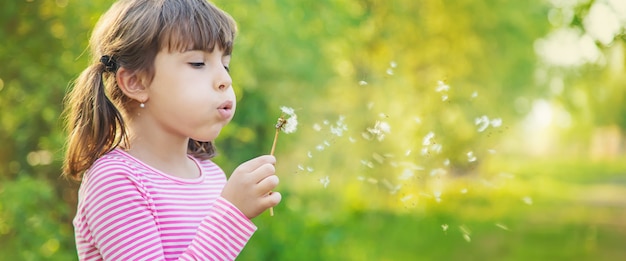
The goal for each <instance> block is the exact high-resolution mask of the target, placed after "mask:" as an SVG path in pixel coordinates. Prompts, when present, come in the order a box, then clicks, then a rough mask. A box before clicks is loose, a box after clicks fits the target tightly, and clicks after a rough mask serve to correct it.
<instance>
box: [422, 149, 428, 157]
mask: <svg viewBox="0 0 626 261" xmlns="http://www.w3.org/2000/svg"><path fill="white" fill-rule="evenodd" d="M421 152H422V156H426V155H428V148H422V150H421Z"/></svg>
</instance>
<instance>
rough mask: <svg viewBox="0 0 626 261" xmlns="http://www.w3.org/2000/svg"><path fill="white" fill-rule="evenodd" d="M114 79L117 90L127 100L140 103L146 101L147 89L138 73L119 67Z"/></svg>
mask: <svg viewBox="0 0 626 261" xmlns="http://www.w3.org/2000/svg"><path fill="white" fill-rule="evenodd" d="M115 79H116V80H117V85H118V86H119V88H120V89H121V90H122V92H123V93H124V94H125V95H126V96H128V97H129V98H131V99H133V100H136V101H137V102H140V103H142V102H146V101H147V100H148V88H147V87H146V86H145V84H144V81H142V78H141V75H140V74H139V73H138V72H136V71H131V70H128V69H126V68H124V67H120V68H119V69H117V72H116V73H115Z"/></svg>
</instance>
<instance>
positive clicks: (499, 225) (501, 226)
mask: <svg viewBox="0 0 626 261" xmlns="http://www.w3.org/2000/svg"><path fill="white" fill-rule="evenodd" d="M496 227H499V228H501V229H502V230H506V231H509V228H508V227H507V226H505V225H503V224H501V223H496Z"/></svg>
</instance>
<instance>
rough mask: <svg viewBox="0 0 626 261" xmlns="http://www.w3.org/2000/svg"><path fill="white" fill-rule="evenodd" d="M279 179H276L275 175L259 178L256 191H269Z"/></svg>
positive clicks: (260, 193)
mask: <svg viewBox="0 0 626 261" xmlns="http://www.w3.org/2000/svg"><path fill="white" fill-rule="evenodd" d="M279 181H280V180H279V179H278V176H276V175H271V176H268V177H266V178H264V179H263V180H261V181H260V182H259V184H258V185H257V191H258V192H259V195H263V194H265V193H267V192H268V191H271V190H273V189H274V188H276V186H278V183H279Z"/></svg>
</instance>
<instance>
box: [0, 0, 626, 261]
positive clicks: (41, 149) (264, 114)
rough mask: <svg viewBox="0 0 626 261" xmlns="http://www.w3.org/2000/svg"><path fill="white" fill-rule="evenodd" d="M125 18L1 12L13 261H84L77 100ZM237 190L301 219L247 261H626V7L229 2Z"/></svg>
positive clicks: (256, 241)
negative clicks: (270, 158) (66, 168)
mask: <svg viewBox="0 0 626 261" xmlns="http://www.w3.org/2000/svg"><path fill="white" fill-rule="evenodd" d="M111 3H112V1H72V0H11V1H2V2H0V39H1V42H0V146H1V147H0V259H1V260H75V259H76V251H75V246H74V239H73V228H72V226H71V219H72V218H73V215H74V211H75V204H76V189H77V184H76V183H74V182H71V181H68V180H65V179H63V178H61V177H60V166H61V161H62V155H63V145H64V140H65V133H64V130H63V119H62V118H61V111H62V109H63V104H62V102H63V97H64V95H65V93H66V92H67V91H68V88H69V87H68V86H69V83H70V82H71V81H72V80H73V79H74V78H75V77H76V76H78V74H79V73H80V72H81V71H82V69H83V68H85V67H86V66H87V62H88V61H87V60H88V57H89V55H88V54H87V53H86V48H87V40H88V38H89V34H90V32H91V29H92V27H93V25H94V24H95V22H96V21H97V19H98V17H99V15H100V14H101V13H102V12H104V11H105V10H106V9H107V8H108V7H109V6H110V4H111ZM215 3H216V4H217V5H218V6H220V7H221V8H223V9H224V10H226V11H227V12H229V13H230V14H231V15H232V16H233V17H234V18H235V19H236V20H237V22H238V26H239V35H238V38H237V39H236V44H235V52H234V56H233V61H232V63H231V68H232V77H233V80H234V86H235V89H236V92H237V95H238V99H239V104H238V105H239V106H238V111H237V114H236V116H235V119H234V120H233V122H232V123H231V124H230V125H228V126H227V127H226V128H225V129H224V130H223V132H222V135H221V136H220V137H219V138H218V140H217V145H218V148H219V151H220V155H219V156H218V157H217V158H216V159H215V161H217V162H218V163H220V165H221V166H222V167H223V168H224V169H225V171H226V172H227V173H230V172H231V171H232V170H233V169H234V168H235V167H236V166H237V165H238V164H239V163H241V162H243V161H245V160H247V159H249V158H251V157H254V156H257V155H260V154H267V153H269V150H270V147H271V143H272V138H273V136H274V129H273V126H274V124H275V122H276V119H277V117H278V116H280V106H288V107H292V108H294V109H295V110H296V113H297V114H298V121H299V125H298V131H297V132H296V133H293V134H281V135H280V136H279V140H278V148H277V152H276V156H277V158H278V165H277V170H278V174H279V175H280V177H281V185H280V188H279V190H280V191H281V192H282V193H283V202H282V203H281V204H280V205H279V206H277V207H276V208H275V212H276V215H275V216H274V217H270V216H269V215H268V214H267V213H266V214H263V215H261V216H260V217H258V218H256V219H255V220H254V221H255V223H256V224H257V225H258V226H259V230H258V232H257V233H256V234H255V235H254V236H253V237H252V239H251V241H250V242H249V243H248V245H247V246H246V248H245V249H244V251H243V252H242V253H241V255H240V257H239V258H238V260H626V248H625V247H624V242H626V140H625V139H626V135H625V134H626V131H625V130H626V103H625V102H626V84H625V83H626V81H625V80H626V69H625V67H624V66H625V64H626V55H625V42H626V41H625V40H626V37H625V34H624V33H625V29H624V28H625V27H626V2H624V1H622V0H595V1H593V0H550V1H548V0H528V1H515V0H485V1H473V0H453V1H452V0H451V1H442V0H420V1H415V0H390V1H382V0H369V1H368V0H335V1H329V0H315V1H313V0H299V1H288V0H277V1H259V0H231V1H226V0H220V1H216V2H215Z"/></svg>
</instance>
